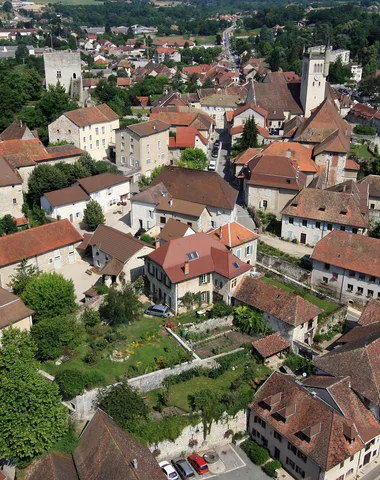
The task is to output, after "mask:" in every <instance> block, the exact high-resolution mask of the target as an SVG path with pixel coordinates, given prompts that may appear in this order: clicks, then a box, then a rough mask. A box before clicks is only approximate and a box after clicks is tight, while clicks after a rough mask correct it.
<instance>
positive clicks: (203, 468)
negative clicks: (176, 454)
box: [187, 453, 209, 475]
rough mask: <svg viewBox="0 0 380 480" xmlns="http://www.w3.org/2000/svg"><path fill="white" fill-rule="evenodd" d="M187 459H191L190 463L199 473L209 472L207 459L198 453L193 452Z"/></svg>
mask: <svg viewBox="0 0 380 480" xmlns="http://www.w3.org/2000/svg"><path fill="white" fill-rule="evenodd" d="M187 459H188V460H189V462H190V465H191V466H192V467H193V468H194V470H195V471H196V472H197V474H198V475H203V474H205V473H209V469H208V465H207V462H206V460H205V459H204V458H203V457H201V456H200V455H198V454H197V453H193V454H192V455H190V456H189V457H187Z"/></svg>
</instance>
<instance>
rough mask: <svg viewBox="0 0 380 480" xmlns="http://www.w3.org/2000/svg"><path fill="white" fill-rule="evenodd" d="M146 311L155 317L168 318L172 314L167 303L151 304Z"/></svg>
mask: <svg viewBox="0 0 380 480" xmlns="http://www.w3.org/2000/svg"><path fill="white" fill-rule="evenodd" d="M145 313H146V314H147V315H153V316H154V317H163V318H167V317H169V316H170V313H169V307H167V306H166V305H151V306H150V307H148V308H147V309H146V310H145Z"/></svg>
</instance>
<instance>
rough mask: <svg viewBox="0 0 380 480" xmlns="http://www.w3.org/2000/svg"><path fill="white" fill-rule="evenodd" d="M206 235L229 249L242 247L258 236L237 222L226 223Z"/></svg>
mask: <svg viewBox="0 0 380 480" xmlns="http://www.w3.org/2000/svg"><path fill="white" fill-rule="evenodd" d="M208 235H211V236H212V238H214V239H215V240H218V242H221V243H223V245H225V246H226V247H229V248H232V247H237V246H238V245H243V244H244V243H247V242H250V241H251V240H257V239H258V238H259V236H260V235H257V233H255V232H252V230H249V229H248V228H246V227H244V226H243V225H241V224H240V223H238V222H231V223H227V224H225V225H223V226H222V227H220V228H216V229H215V230H212V231H211V232H208Z"/></svg>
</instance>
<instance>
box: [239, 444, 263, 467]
mask: <svg viewBox="0 0 380 480" xmlns="http://www.w3.org/2000/svg"><path fill="white" fill-rule="evenodd" d="M241 448H242V450H243V451H244V452H245V453H246V454H247V456H248V458H249V459H250V460H251V461H252V462H253V463H254V464H256V465H262V464H263V463H265V462H266V461H268V460H269V452H268V450H267V449H266V448H264V447H261V446H260V445H258V444H257V443H256V442H254V441H253V440H246V441H245V442H243V443H242V444H241Z"/></svg>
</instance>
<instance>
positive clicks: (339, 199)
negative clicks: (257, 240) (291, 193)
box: [281, 181, 369, 245]
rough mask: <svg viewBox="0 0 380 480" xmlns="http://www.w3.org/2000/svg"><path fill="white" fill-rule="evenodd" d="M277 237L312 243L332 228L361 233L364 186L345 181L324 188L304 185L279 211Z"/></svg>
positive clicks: (365, 202) (364, 223) (364, 218)
mask: <svg viewBox="0 0 380 480" xmlns="http://www.w3.org/2000/svg"><path fill="white" fill-rule="evenodd" d="M281 217H282V220H281V236H282V237H284V238H287V239H289V240H296V241H297V242H299V243H303V244H308V245H315V244H316V243H317V242H319V240H321V239H322V238H323V237H325V236H326V235H327V234H328V233H330V232H331V231H333V230H340V231H343V232H352V233H355V234H359V235H365V234H366V233H367V229H368V227H369V223H368V196H367V189H366V188H363V187H361V186H358V185H357V184H356V183H355V182H353V181H347V182H344V183H342V184H339V185H336V186H335V187H331V188H328V189H326V190H319V189H317V188H304V189H303V190H302V191H301V192H299V193H298V194H297V195H296V196H295V197H294V198H292V199H291V200H290V201H289V202H288V203H287V205H286V206H285V207H284V208H283V209H282V211H281Z"/></svg>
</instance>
